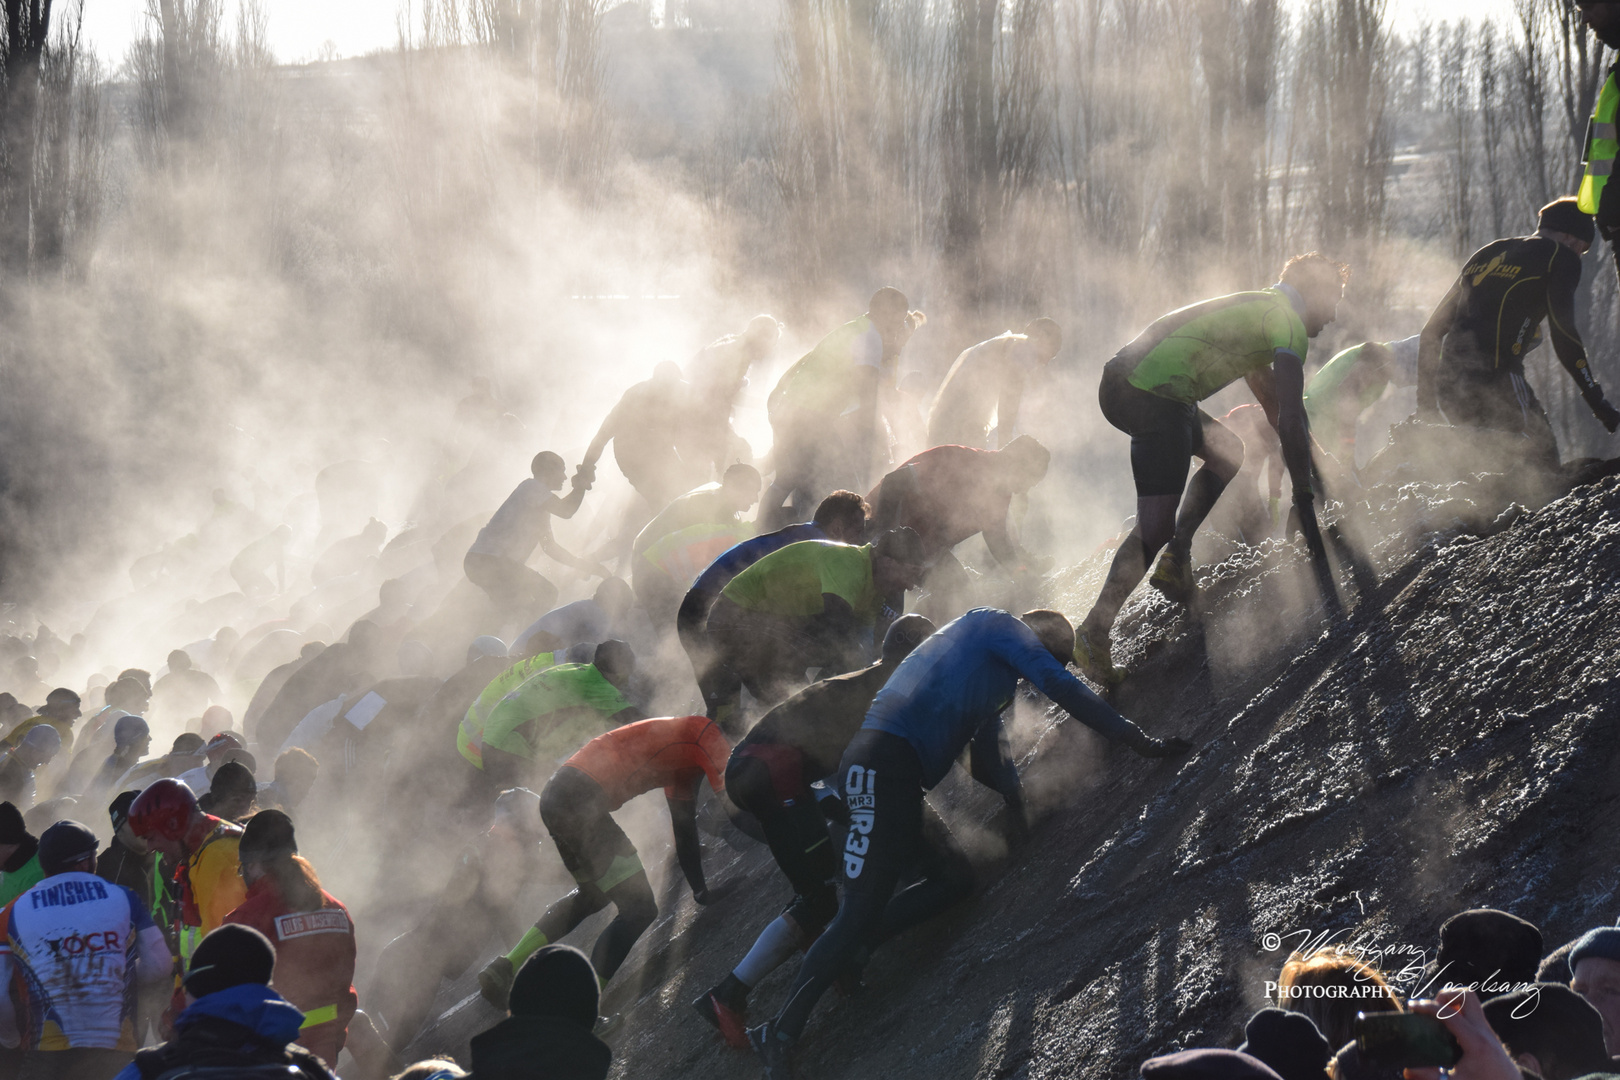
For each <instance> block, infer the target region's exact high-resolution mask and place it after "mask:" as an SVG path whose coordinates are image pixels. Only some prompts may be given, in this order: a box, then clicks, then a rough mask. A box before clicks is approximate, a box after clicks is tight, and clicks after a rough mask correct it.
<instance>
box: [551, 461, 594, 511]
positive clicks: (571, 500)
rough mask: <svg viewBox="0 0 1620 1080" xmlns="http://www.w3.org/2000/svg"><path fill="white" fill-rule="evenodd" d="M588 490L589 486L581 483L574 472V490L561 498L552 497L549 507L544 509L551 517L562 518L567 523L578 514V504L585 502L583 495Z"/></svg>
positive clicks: (577, 474) (578, 476)
mask: <svg viewBox="0 0 1620 1080" xmlns="http://www.w3.org/2000/svg"><path fill="white" fill-rule="evenodd" d="M581 467H582V468H589V466H581ZM590 489H591V485H590V484H589V483H586V482H583V481H582V480H581V479H580V475H579V473H577V472H576V473H575V474H574V490H572V491H570V492H569V493H568V494H567V495H565V496H562V497H556V496H554V497H553V498H552V500H551V505H550V506H548V507H547V508H546V509H547V510H548V511H549V512H550V514H551V516H552V517H557V518H562V519H563V520H564V521H567V520H568V519H569V518H571V517H573V516H574V515H575V514H577V513H578V512H579V504H580V503H582V502H584V501H585V493H586V492H587V491H589V490H590Z"/></svg>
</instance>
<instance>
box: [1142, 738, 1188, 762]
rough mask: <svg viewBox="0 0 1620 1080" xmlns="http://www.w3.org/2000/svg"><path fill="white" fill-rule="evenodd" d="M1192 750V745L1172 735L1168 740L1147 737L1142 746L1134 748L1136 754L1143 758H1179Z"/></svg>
mask: <svg viewBox="0 0 1620 1080" xmlns="http://www.w3.org/2000/svg"><path fill="white" fill-rule="evenodd" d="M1192 748H1193V744H1192V743H1190V742H1188V741H1187V740H1186V739H1183V738H1182V737H1181V736H1179V735H1173V736H1171V737H1170V738H1168V739H1155V738H1153V737H1152V736H1149V737H1148V741H1147V742H1146V743H1145V744H1144V745H1142V746H1138V747H1137V748H1136V752H1137V753H1138V754H1141V755H1142V756H1143V757H1150V758H1168V757H1180V756H1181V755H1183V754H1185V753H1188V752H1189V751H1191V750H1192Z"/></svg>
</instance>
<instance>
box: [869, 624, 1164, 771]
mask: <svg viewBox="0 0 1620 1080" xmlns="http://www.w3.org/2000/svg"><path fill="white" fill-rule="evenodd" d="M1020 677H1022V678H1025V679H1028V680H1029V681H1030V683H1031V684H1032V685H1033V686H1034V687H1035V688H1036V689H1037V690H1039V691H1040V692H1041V693H1043V694H1045V695H1046V696H1047V697H1049V698H1051V699H1052V700H1053V701H1055V702H1057V703H1058V705H1060V706H1062V707H1063V709H1064V710H1065V711H1067V712H1068V713H1069V715H1071V716H1073V717H1074V718H1075V719H1076V720H1078V721H1080V722H1081V723H1082V724H1085V725H1086V726H1087V727H1089V728H1092V729H1093V730H1095V731H1097V732H1099V733H1100V734H1102V735H1104V736H1106V737H1107V738H1109V739H1112V740H1115V741H1118V742H1125V743H1128V744H1130V745H1133V746H1135V745H1140V744H1142V743H1143V742H1145V741H1146V739H1147V735H1146V733H1144V732H1143V731H1142V729H1141V728H1139V727H1137V726H1136V725H1135V724H1133V723H1131V722H1130V721H1129V720H1127V719H1125V718H1124V717H1123V716H1121V715H1119V713H1117V712H1115V711H1114V710H1113V709H1111V708H1109V707H1108V706H1107V705H1106V704H1105V703H1104V702H1103V700H1102V698H1100V697H1098V696H1097V695H1096V694H1094V693H1092V692H1091V690H1090V689H1088V688H1087V687H1086V685H1085V684H1084V683H1082V682H1081V681H1080V680H1079V679H1077V678H1075V677H1074V676H1073V675H1071V674H1069V672H1068V671H1067V670H1066V669H1065V668H1064V666H1063V665H1062V664H1060V663H1058V662H1057V660H1056V659H1054V658H1053V656H1052V654H1051V653H1050V652H1048V651H1047V649H1046V647H1045V646H1044V645H1042V644H1041V642H1040V639H1039V638H1037V637H1036V636H1035V632H1034V631H1033V630H1031V629H1030V628H1029V627H1027V626H1025V625H1024V624H1023V623H1022V622H1019V621H1018V619H1017V618H1015V617H1014V616H1012V615H1009V614H1008V613H1007V612H1005V611H1001V610H999V609H997V608H974V609H973V610H972V611H970V612H968V613H967V614H966V615H963V616H962V617H961V618H959V619H956V620H954V621H952V622H950V623H948V624H946V625H945V626H944V627H943V628H942V629H940V630H939V632H938V633H936V634H934V635H933V636H932V637H930V638H929V639H928V640H927V641H925V642H923V643H922V644H921V645H919V646H918V647H917V649H916V651H915V652H913V653H912V654H911V655H910V656H908V657H906V658H905V660H903V661H901V663H900V666H899V667H898V668H897V669H895V673H894V674H893V675H892V676H890V678H889V681H888V683H886V684H885V685H884V687H883V689H882V690H880V691H878V695H877V697H876V698H875V699H874V700H873V702H872V707H871V708H870V709H869V710H867V713H866V723H865V724H863V725H862V727H863V728H868V729H871V730H874V731H886V732H888V733H889V734H891V735H898V736H900V737H901V738H903V739H905V740H906V741H907V742H909V743H910V744H911V746H912V748H913V749H915V750H916V751H917V757H918V758H920V759H921V760H922V766H923V785H924V786H925V787H929V788H931V787H933V786H934V785H935V784H937V783H939V782H940V781H941V780H943V779H944V778H945V774H946V773H947V772H949V771H950V768H951V763H952V762H953V761H955V760H956V758H957V755H959V754H960V753H961V752H962V749H963V747H965V746H967V745H968V742H969V741H970V740H972V741H973V743H974V750H975V754H974V758H975V765H976V767H975V770H974V771H975V772H976V773H977V772H979V768H978V767H977V765H978V758H979V756H980V754H979V751H980V747H981V745H982V746H983V747H984V748H985V749H989V747H990V746H991V745H993V743H991V740H992V739H994V740H997V741H999V740H1000V739H1001V730H1000V717H1001V712H1002V710H1003V709H1005V708H1006V707H1007V706H1008V705H1010V704H1012V700H1013V695H1014V694H1016V693H1017V690H1018V680H1019V678H1020ZM1003 756H1004V754H1003ZM993 786H996V787H998V789H999V787H1000V785H999V784H998V785H993Z"/></svg>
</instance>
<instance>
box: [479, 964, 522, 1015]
mask: <svg viewBox="0 0 1620 1080" xmlns="http://www.w3.org/2000/svg"><path fill="white" fill-rule="evenodd" d="M516 977H517V973H516V972H514V971H513V970H512V961H510V960H508V959H507V958H506V957H504V956H497V957H496V958H495V959H493V960H491V961H490V962H489V963H488V964H487V965H485V967H484V970H483V971H480V972H479V973H478V992H479V993H480V994H482V995H483V996H484V1000H485V1001H487V1002H489V1003H490V1004H491V1005H493V1006H495V1007H496V1008H497V1009H505V1008H506V1004H507V999H508V998H510V997H511V996H512V980H513V979H515V978H516Z"/></svg>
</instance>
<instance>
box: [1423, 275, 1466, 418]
mask: <svg viewBox="0 0 1620 1080" xmlns="http://www.w3.org/2000/svg"><path fill="white" fill-rule="evenodd" d="M1462 293H1463V283H1462V278H1458V279H1457V283H1456V284H1455V285H1453V286H1452V287H1451V291H1450V292H1448V293H1446V296H1445V299H1444V300H1441V301H1440V305H1439V306H1438V307H1436V308H1435V309H1434V312H1433V314H1431V315H1430V316H1429V321H1428V322H1427V323H1425V324H1424V326H1423V334H1422V337H1421V338H1419V340H1418V384H1417V414H1418V418H1419V419H1421V420H1434V419H1436V418H1438V417H1439V415H1440V399H1439V389H1438V387H1437V386H1436V382H1437V380H1438V379H1439V377H1440V345H1441V342H1443V341H1444V340H1445V337H1446V335H1447V334H1448V333H1450V332H1451V328H1452V326H1453V325H1455V323H1456V321H1457V309H1458V308H1459V307H1461V305H1462Z"/></svg>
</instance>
